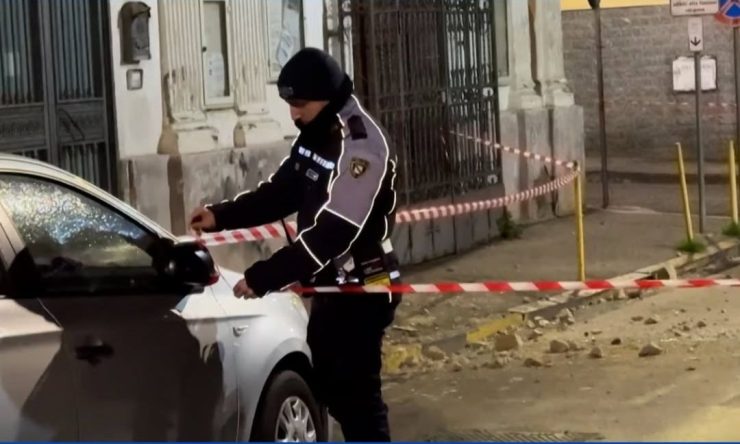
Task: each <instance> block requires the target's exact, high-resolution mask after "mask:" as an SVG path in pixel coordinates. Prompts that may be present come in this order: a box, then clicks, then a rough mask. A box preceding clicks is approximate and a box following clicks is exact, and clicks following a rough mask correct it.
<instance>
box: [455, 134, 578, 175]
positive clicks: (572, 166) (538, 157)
mask: <svg viewBox="0 0 740 444" xmlns="http://www.w3.org/2000/svg"><path fill="white" fill-rule="evenodd" d="M452 135H454V136H457V137H459V138H461V139H466V140H470V141H472V142H475V143H476V144H479V145H483V146H486V147H491V148H494V149H496V150H499V151H503V152H504V153H509V154H515V155H517V156H520V157H523V158H525V159H529V160H535V161H538V162H543V163H548V164H551V165H555V166H559V167H563V168H567V169H569V170H577V169H578V165H577V164H576V163H575V162H572V161H565V160H560V159H555V158H553V157H550V156H545V155H543V154H538V153H533V152H531V151H526V150H521V149H519V148H512V147H510V146H505V145H501V144H498V143H495V142H492V141H490V140H486V139H481V138H480V137H475V136H470V135H467V134H462V133H456V132H453V133H452Z"/></svg>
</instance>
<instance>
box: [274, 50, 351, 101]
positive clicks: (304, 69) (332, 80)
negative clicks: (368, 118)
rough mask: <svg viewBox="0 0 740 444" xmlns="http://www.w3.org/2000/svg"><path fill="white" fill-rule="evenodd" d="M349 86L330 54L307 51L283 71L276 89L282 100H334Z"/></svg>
mask: <svg viewBox="0 0 740 444" xmlns="http://www.w3.org/2000/svg"><path fill="white" fill-rule="evenodd" d="M348 83H349V84H350V85H351V80H350V79H349V76H348V75H347V74H346V73H345V72H344V70H342V68H341V67H340V66H339V64H338V63H337V62H336V60H334V59H333V58H332V57H331V56H330V55H329V54H327V53H325V52H324V51H322V50H320V49H316V48H304V49H301V50H300V51H298V52H297V53H296V54H295V55H294V56H293V57H291V59H290V60H288V63H286V64H285V66H284V67H283V69H282V70H281V71H280V76H279V77H278V81H277V86H278V91H279V92H280V97H282V99H283V100H328V101H332V100H334V99H336V98H337V96H338V95H341V94H342V91H343V90H345V89H346V88H347V84H348Z"/></svg>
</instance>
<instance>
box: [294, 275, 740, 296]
mask: <svg viewBox="0 0 740 444" xmlns="http://www.w3.org/2000/svg"><path fill="white" fill-rule="evenodd" d="M710 287H740V279H672V280H670V279H669V280H651V279H642V280H619V281H613V280H591V281H584V282H580V281H531V282H507V281H487V282H477V283H455V282H448V283H444V282H443V283H435V284H394V285H365V286H360V285H341V286H327V287H298V286H296V287H291V288H290V290H291V291H294V292H296V293H299V294H324V293H344V294H350V293H351V294H362V293H366V294H367V293H403V294H450V293H452V294H457V293H522V292H526V293H550V292H559V291H577V290H602V291H604V290H655V289H669V288H676V289H690V288H710Z"/></svg>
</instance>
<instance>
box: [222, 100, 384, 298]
mask: <svg viewBox="0 0 740 444" xmlns="http://www.w3.org/2000/svg"><path fill="white" fill-rule="evenodd" d="M396 163H397V161H396V153H395V151H394V148H393V147H392V146H391V145H390V144H389V141H388V138H387V137H386V135H385V133H384V131H383V130H382V129H381V128H380V126H379V125H378V124H377V123H376V122H375V121H374V120H373V119H372V118H371V117H370V116H369V115H368V114H367V113H366V112H365V110H364V109H363V108H362V106H361V105H360V103H359V101H358V100H357V99H356V98H355V96H351V97H350V98H349V99H348V100H346V101H343V103H340V104H336V105H333V104H331V103H330V104H329V105H328V106H327V107H326V108H324V110H323V111H322V112H321V113H320V114H319V115H318V116H317V117H316V118H315V119H314V120H313V121H312V122H310V123H309V124H308V125H306V126H305V127H302V128H301V132H300V134H299V135H298V137H297V138H296V140H295V141H294V142H293V146H292V148H291V151H290V155H289V156H288V157H287V158H285V159H284V160H283V162H282V163H281V164H280V167H279V168H278V170H277V171H276V172H275V174H273V175H272V176H271V177H270V178H269V179H268V180H267V181H266V182H263V183H261V184H260V185H259V186H258V188H257V189H256V190H254V191H249V192H246V193H242V194H240V195H239V196H237V197H236V198H235V199H234V200H232V201H226V202H223V203H219V204H216V205H213V206H210V209H211V211H213V213H214V215H215V218H216V224H217V227H216V229H215V230H216V231H220V230H230V229H237V228H249V227H253V226H258V225H262V224H266V223H272V222H275V221H278V220H281V219H283V218H285V217H287V216H289V215H291V214H293V213H297V223H298V230H299V231H298V233H299V234H298V236H297V238H296V239H295V240H294V242H292V243H291V244H290V245H289V246H287V247H285V248H283V249H281V250H279V251H277V252H276V253H275V254H274V255H273V256H272V257H270V258H269V259H267V260H263V261H259V262H257V263H255V264H254V265H253V266H252V267H250V268H249V269H247V271H246V272H245V277H246V280H247V284H248V285H249V286H250V288H251V289H252V290H253V291H254V292H255V293H256V294H257V295H263V294H265V293H267V292H270V291H277V290H280V289H283V288H285V287H286V286H288V285H291V284H293V283H296V282H300V283H301V284H303V285H336V284H337V283H342V281H341V279H342V278H341V275H342V271H341V270H347V271H349V272H350V273H349V275H348V277H349V279H350V282H358V283H364V284H387V283H389V282H390V281H391V280H395V279H397V278H398V271H397V261H396V259H395V255H394V253H393V252H392V248H391V246H390V235H391V232H392V230H393V226H394V220H395V209H396V191H395V189H394V187H395V181H396ZM338 281H339V282H338Z"/></svg>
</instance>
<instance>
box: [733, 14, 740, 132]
mask: <svg viewBox="0 0 740 444" xmlns="http://www.w3.org/2000/svg"><path fill="white" fill-rule="evenodd" d="M732 40H733V43H734V46H735V142H736V143H740V29H739V28H734V29H733V30H732Z"/></svg>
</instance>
